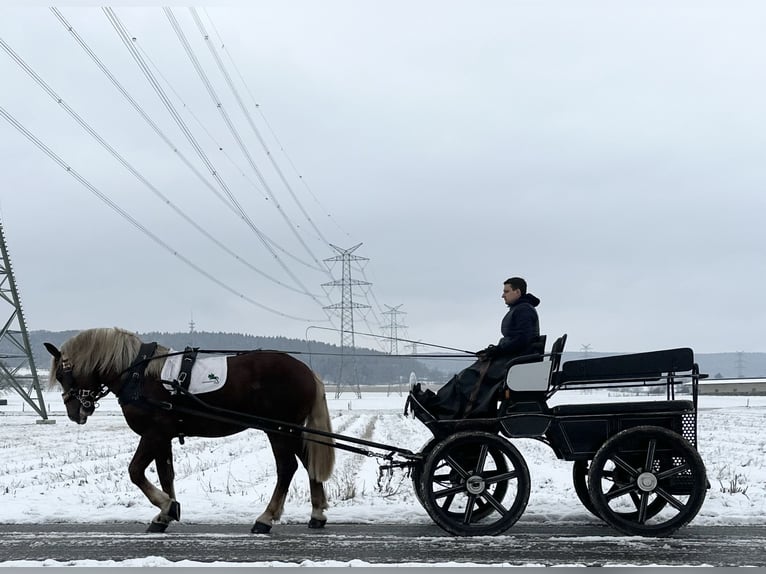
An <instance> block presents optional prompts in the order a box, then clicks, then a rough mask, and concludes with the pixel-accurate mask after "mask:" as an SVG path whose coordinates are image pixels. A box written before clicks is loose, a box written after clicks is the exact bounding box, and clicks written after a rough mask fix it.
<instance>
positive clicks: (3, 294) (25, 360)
mask: <svg viewBox="0 0 766 574" xmlns="http://www.w3.org/2000/svg"><path fill="white" fill-rule="evenodd" d="M0 251H2V255H3V259H2V261H1V262H0V299H2V301H4V302H5V303H0V306H2V307H3V310H4V311H5V313H6V315H5V317H6V320H5V322H4V323H3V325H2V330H0V389H1V388H7V387H10V388H12V389H13V390H15V391H16V392H17V393H18V394H19V395H21V398H22V399H24V401H25V402H26V403H27V404H29V406H30V407H32V409H33V410H34V411H35V412H36V413H37V414H39V415H40V416H41V417H42V420H40V421H37V422H45V423H55V422H56V421H55V420H51V419H49V418H48V413H47V411H46V410H45V400H44V399H43V394H42V391H41V390H40V381H39V379H38V377H37V368H36V367H35V359H34V356H33V354H32V346H31V345H30V344H29V333H28V331H27V325H26V321H24V312H23V310H22V308H21V300H20V298H19V290H18V288H17V287H16V279H15V278H14V276H13V268H12V266H11V258H10V257H9V255H8V246H7V245H6V242H5V232H4V231H3V224H2V222H1V221H0ZM6 304H7V305H6ZM33 391H34V396H32V392H33Z"/></svg>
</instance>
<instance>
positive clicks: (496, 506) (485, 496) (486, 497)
mask: <svg viewBox="0 0 766 574" xmlns="http://www.w3.org/2000/svg"><path fill="white" fill-rule="evenodd" d="M480 496H481V498H483V499H484V500H486V501H487V502H489V504H490V505H491V506H492V507H493V508H494V509H495V510H497V511H498V512H499V513H500V514H502V515H503V516H505V515H506V514H508V510H507V509H506V508H505V507H504V506H503V505H502V504H500V503H499V502H498V501H497V500H496V499H495V497H494V496H492V495H491V494H489V493H488V492H487V491H484V492H483V493H482V494H481V495H480Z"/></svg>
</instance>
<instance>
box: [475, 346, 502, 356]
mask: <svg viewBox="0 0 766 574" xmlns="http://www.w3.org/2000/svg"><path fill="white" fill-rule="evenodd" d="M495 355H497V347H496V346H495V345H490V346H489V347H487V348H486V349H482V350H481V351H476V356H477V357H479V358H480V359H491V358H492V357H494V356H495Z"/></svg>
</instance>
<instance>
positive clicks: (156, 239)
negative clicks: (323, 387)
mask: <svg viewBox="0 0 766 574" xmlns="http://www.w3.org/2000/svg"><path fill="white" fill-rule="evenodd" d="M0 115H1V116H3V117H4V118H5V119H6V120H7V121H8V123H10V124H11V125H12V126H13V127H14V128H16V129H17V130H18V131H19V132H20V133H21V134H22V135H24V137H26V138H27V139H28V140H29V141H31V142H32V143H33V144H35V145H36V146H37V147H38V148H39V149H40V150H41V151H43V152H44V153H45V154H46V155H47V156H48V157H50V158H51V159H52V160H53V161H54V162H56V163H57V164H58V165H59V166H60V167H61V168H63V169H64V170H65V171H66V172H67V173H69V174H70V175H71V176H72V177H74V178H75V179H76V180H77V181H78V182H79V183H80V184H82V185H83V186H84V187H86V188H87V189H88V190H89V191H90V192H91V193H93V194H94V195H95V196H96V197H98V198H99V199H100V200H101V201H103V202H104V203H106V204H107V205H108V206H109V207H110V208H111V209H113V210H114V211H116V212H117V213H118V214H119V215H120V216H121V217H123V218H124V219H126V220H127V221H128V222H129V223H130V224H131V225H133V226H134V227H135V228H137V229H138V230H139V231H141V232H142V233H143V234H145V235H146V236H147V237H149V238H150V239H151V240H152V241H154V242H155V243H156V244H157V245H159V246H160V247H162V248H163V249H165V250H167V251H169V252H170V253H171V254H173V255H174V256H175V257H177V258H178V259H180V260H181V261H183V262H184V263H186V265H188V266H189V267H191V268H192V269H194V270H195V271H196V272H197V273H199V274H200V275H203V276H204V277H206V278H208V279H209V280H210V281H212V282H213V283H215V284H216V285H218V286H219V287H222V288H224V289H226V290H227V291H228V292H229V293H231V294H233V295H236V296H237V297H239V298H240V299H242V300H243V301H246V302H248V303H250V304H252V305H255V306H256V307H259V308H260V309H263V310H264V311H268V312H270V313H274V314H275V315H279V316H281V317H285V318H287V319H294V320H296V321H305V322H316V321H317V320H316V319H306V318H302V317H296V316H293V315H288V314H287V313H283V312H281V311H278V310H276V309H273V308H271V307H268V306H266V305H264V304H262V303H259V302H257V301H255V300H253V299H251V298H250V297H248V296H246V295H244V294H242V293H240V292H238V291H236V290H235V289H233V288H232V287H230V286H229V285H227V284H226V283H224V282H223V281H221V280H220V279H218V278H217V277H215V276H213V275H211V274H210V273H208V272H207V271H205V270H204V269H202V268H201V267H199V266H198V265H196V264H195V263H194V262H192V261H191V260H190V259H188V258H187V257H185V256H183V255H181V254H180V253H179V252H178V251H176V250H175V249H173V248H172V247H171V246H170V245H168V244H167V243H165V242H164V241H163V240H162V239H160V238H159V237H158V236H156V235H155V234H154V233H152V232H151V231H149V230H148V229H147V228H146V227H144V226H143V225H141V223H139V222H138V221H137V220H136V219H135V218H133V217H132V216H131V215H130V214H128V213H127V212H126V211H125V210H123V209H122V208H121V207H120V206H119V205H117V204H116V203H115V202H114V201H112V200H111V199H110V198H109V197H108V196H107V195H105V194H104V193H103V192H101V191H100V190H99V189H98V188H96V187H95V186H94V185H93V184H91V183H90V182H89V181H87V180H86V179H85V178H84V177H82V176H81V175H80V174H79V173H77V171H75V170H74V169H73V168H72V167H71V166H70V165H68V164H67V163H66V162H65V161H64V160H63V159H61V157H59V156H58V155H57V154H56V153H55V152H53V151H52V150H51V149H50V148H49V147H48V146H46V145H45V144H44V143H43V142H42V141H40V140H39V139H38V138H37V137H36V136H35V135H34V134H32V133H31V132H30V131H29V130H27V129H26V128H25V127H24V126H23V125H22V124H20V123H19V122H18V121H17V120H16V119H15V118H14V117H13V116H12V115H11V114H9V113H8V112H7V111H6V110H5V108H3V107H2V106H0Z"/></svg>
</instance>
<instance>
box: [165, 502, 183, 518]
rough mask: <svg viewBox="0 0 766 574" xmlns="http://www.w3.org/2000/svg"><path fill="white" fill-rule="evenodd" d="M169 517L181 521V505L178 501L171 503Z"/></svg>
mask: <svg viewBox="0 0 766 574" xmlns="http://www.w3.org/2000/svg"><path fill="white" fill-rule="evenodd" d="M168 516H169V517H170V518H172V519H173V520H181V504H180V503H179V502H177V501H175V500H174V501H173V502H171V503H170V508H169V509H168Z"/></svg>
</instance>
